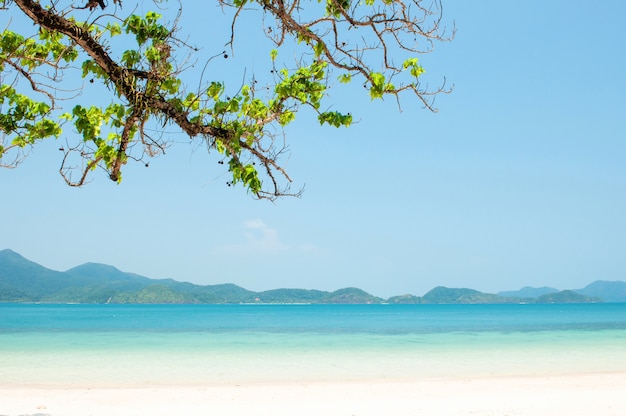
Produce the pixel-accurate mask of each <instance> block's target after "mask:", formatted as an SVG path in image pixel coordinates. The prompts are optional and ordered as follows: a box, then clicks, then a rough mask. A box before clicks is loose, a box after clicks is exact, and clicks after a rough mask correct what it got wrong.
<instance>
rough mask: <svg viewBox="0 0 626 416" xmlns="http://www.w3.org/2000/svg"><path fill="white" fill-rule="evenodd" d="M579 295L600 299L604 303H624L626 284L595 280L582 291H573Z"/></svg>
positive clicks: (625, 300) (625, 299)
mask: <svg viewBox="0 0 626 416" xmlns="http://www.w3.org/2000/svg"><path fill="white" fill-rule="evenodd" d="M575 292H576V293H580V294H581V295H585V296H591V297H597V298H601V299H602V300H604V301H605V302H626V282H621V281H614V282H609V281H605V280H597V281H595V282H593V283H591V284H589V285H587V286H586V287H585V288H584V289H578V290H575Z"/></svg>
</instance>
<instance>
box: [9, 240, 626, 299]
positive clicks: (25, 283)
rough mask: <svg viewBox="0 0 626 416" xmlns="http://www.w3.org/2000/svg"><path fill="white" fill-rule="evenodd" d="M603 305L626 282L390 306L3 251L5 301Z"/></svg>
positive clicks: (444, 294)
mask: <svg viewBox="0 0 626 416" xmlns="http://www.w3.org/2000/svg"><path fill="white" fill-rule="evenodd" d="M515 295H517V296H515ZM602 300H606V301H609V302H626V282H603V281H597V282H594V283H592V284H590V285H588V286H587V287H585V288H584V289H580V290H576V291H571V290H569V291H568V290H566V291H561V292H559V291H557V290H556V289H552V288H529V287H526V288H523V289H521V290H519V291H512V292H500V293H499V294H497V295H496V294H491V293H483V292H479V291H477V290H474V289H466V288H447V287H443V286H439V287H436V288H434V289H432V290H431V291H429V292H428V293H426V294H425V295H424V296H423V297H419V296H414V295H411V294H406V295H401V296H394V297H391V298H389V299H388V300H387V301H385V300H383V299H381V298H379V297H376V296H373V295H371V294H369V293H367V292H365V291H363V290H361V289H358V288H354V287H351V288H344V289H339V290H336V291H334V292H326V291H321V290H306V289H275V290H267V291H264V292H253V291H250V290H247V289H244V288H242V287H240V286H237V285H234V284H219V285H207V286H202V285H195V284H192V283H187V282H178V281H175V280H172V279H150V278H148V277H144V276H140V275H137V274H134V273H126V272H123V271H120V270H118V269H116V268H115V267H113V266H109V265H106V264H97V263H86V264H83V265H80V266H77V267H74V268H72V269H70V270H67V271H65V272H58V271H54V270H50V269H47V268H45V267H43V266H41V265H39V264H37V263H34V262H32V261H30V260H27V259H25V258H24V257H22V256H21V255H19V254H17V253H15V252H14V251H11V250H0V302H49V303H67V302H77V303H338V304H340V303H346V304H348V303H349V304H367V303H384V302H386V303H393V304H487V303H572V302H575V303H583V302H599V301H602Z"/></svg>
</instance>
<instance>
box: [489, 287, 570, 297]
mask: <svg viewBox="0 0 626 416" xmlns="http://www.w3.org/2000/svg"><path fill="white" fill-rule="evenodd" d="M558 291H559V289H555V288H553V287H547V286H544V287H530V286H526V287H523V288H521V289H520V290H509V291H506V292H498V295H500V296H505V297H516V298H538V297H539V296H542V295H547V294H548V293H557V292H558Z"/></svg>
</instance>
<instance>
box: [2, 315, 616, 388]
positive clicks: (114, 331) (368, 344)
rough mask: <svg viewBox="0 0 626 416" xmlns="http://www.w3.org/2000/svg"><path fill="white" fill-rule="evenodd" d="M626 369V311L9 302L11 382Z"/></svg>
mask: <svg viewBox="0 0 626 416" xmlns="http://www.w3.org/2000/svg"><path fill="white" fill-rule="evenodd" d="M617 371H620V372H626V304H572V305H23V304H0V384H3V385H16V386H17V385H41V386H74V385H76V386H109V385H110V386H119V385H142V386H145V385H167V384H206V383H224V382H227V383H240V382H266V381H293V382H307V381H316V380H372V379H377V380H385V379H389V380H409V379H415V378H437V377H474V376H476V377H481V376H507V375H534V374H563V373H579V372H585V373H589V372H617Z"/></svg>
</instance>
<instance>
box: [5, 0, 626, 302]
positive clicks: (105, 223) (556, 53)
mask: <svg viewBox="0 0 626 416" xmlns="http://www.w3.org/2000/svg"><path fill="white" fill-rule="evenodd" d="M443 3H444V11H445V15H444V18H445V19H446V20H447V21H448V23H449V24H450V25H451V23H452V22H453V21H454V22H455V23H456V28H457V35H456V38H455V40H454V41H453V42H451V43H447V44H443V45H438V46H437V48H436V49H435V51H434V52H433V53H431V54H429V55H425V56H423V57H421V58H420V60H421V62H422V64H423V66H424V67H425V69H426V70H427V74H428V77H429V78H428V79H429V80H432V82H433V83H436V82H438V81H440V80H441V79H442V77H443V76H445V77H446V79H447V80H448V83H450V84H454V91H453V93H452V94H449V95H445V96H441V97H439V98H438V99H437V103H436V104H437V106H438V108H439V112H438V113H437V114H432V113H430V112H428V111H426V110H424V109H422V108H421V107H420V106H419V105H418V104H417V103H415V102H413V101H411V100H410V97H408V96H407V97H405V99H403V101H402V110H403V111H402V112H398V108H397V105H396V103H395V102H394V101H393V100H386V101H384V102H382V101H375V102H372V101H370V99H369V97H368V96H367V94H366V92H365V91H361V89H360V88H356V87H350V86H349V87H347V88H345V89H342V87H341V86H338V88H336V89H333V90H331V102H332V105H333V107H336V108H337V109H338V110H344V109H345V110H347V111H350V112H351V113H352V114H353V115H354V117H355V120H356V121H357V122H356V123H355V124H354V125H353V126H352V127H350V128H349V129H334V128H329V127H319V125H318V124H317V123H316V122H315V120H314V118H313V116H312V115H311V114H305V113H303V114H300V115H298V120H297V121H296V122H295V123H294V124H293V125H291V126H290V127H289V128H288V129H287V131H286V134H287V140H288V144H289V146H290V149H291V153H290V156H289V160H288V161H286V167H287V168H288V171H289V173H290V174H291V176H292V177H293V178H294V180H295V184H294V186H295V187H298V186H305V192H304V194H303V196H302V198H299V199H297V198H296V199H294V198H291V199H282V200H279V201H277V202H275V203H270V202H267V201H256V200H253V199H252V198H251V197H250V196H248V195H247V194H246V193H245V192H244V191H242V189H241V188H237V189H232V188H229V187H227V186H226V185H225V182H226V181H227V179H228V176H227V175H226V174H225V173H224V171H223V169H222V167H221V166H220V165H218V164H217V158H215V157H214V156H211V155H207V154H206V150H205V149H204V148H203V147H202V146H201V145H198V144H188V143H187V142H186V141H183V138H176V140H177V141H181V142H180V143H178V144H177V145H176V146H173V147H172V148H171V149H169V150H168V154H167V155H166V156H164V157H160V158H158V159H155V160H153V161H151V163H150V168H148V169H146V168H144V167H143V166H139V165H134V166H132V165H129V166H128V169H127V170H126V172H125V173H124V181H123V182H122V184H121V185H119V186H118V185H115V184H114V183H112V182H110V181H108V180H107V179H106V178H105V177H104V175H96V177H94V180H93V181H92V183H90V184H89V185H88V186H86V187H84V188H81V189H74V188H69V187H67V186H66V185H65V184H64V183H63V180H62V178H61V177H60V176H59V175H58V173H57V171H58V168H59V164H60V161H61V160H60V152H59V151H58V150H57V149H58V147H59V143H58V142H57V143H55V142H50V143H47V144H43V145H41V146H38V147H37V148H35V149H34V151H33V154H32V155H31V156H30V157H29V159H27V160H26V161H25V162H24V163H23V164H22V165H21V166H20V167H19V168H17V169H13V170H6V169H3V170H0V187H1V189H2V202H1V203H0V215H1V218H2V229H1V230H0V248H11V249H13V250H15V251H17V252H19V253H21V254H22V255H24V256H25V257H27V258H29V259H31V260H33V261H36V262H38V263H40V264H42V265H44V266H46V267H49V268H52V269H55V270H66V269H68V268H71V267H73V266H76V265H79V264H81V263H85V262H99V263H106V264H111V265H114V266H116V267H117V268H119V269H121V270H124V271H128V272H134V273H138V274H141V275H145V276H148V277H153V278H174V279H176V280H184V281H190V282H194V283H198V284H217V283H225V282H230V283H236V284H238V285H241V286H243V287H245V288H248V289H252V290H264V289H272V288H277V287H298V288H314V289H323V290H335V289H338V288H342V287H346V286H357V287H360V288H362V289H364V290H367V291H369V292H370V293H373V294H375V295H378V296H383V297H386V296H391V295H396V294H404V293H412V294H416V295H423V294H424V293H425V292H426V291H428V290H430V289H431V288H433V287H435V286H439V285H444V286H448V287H471V288H475V289H479V290H483V291H486V292H497V291H500V290H509V289H517V288H521V287H522V286H526V285H531V286H543V285H549V286H554V287H557V288H560V289H569V288H580V287H583V286H585V285H586V284H588V283H590V282H592V281H594V280H597V279H603V280H626V256H625V255H624V250H625V248H626V216H625V215H624V213H625V212H626V98H625V96H626V81H625V78H624V74H625V73H626V27H625V26H624V24H623V20H624V17H625V16H626V3H624V2H622V1H617V0H613V1H606V2H601V3H597V4H596V3H589V2H583V1H567V2H566V1H556V0H555V1H550V2H541V1H535V0H530V1H524V2H508V1H506V2H503V1H484V0H479V1H473V2H467V1H461V0H448V1H446V0H444V2H443ZM185 7H186V8H187V9H184V13H189V16H191V17H190V18H189V20H187V21H188V22H190V23H189V26H186V24H187V23H186V22H187V21H186V20H185V16H186V15H183V20H182V21H181V25H180V26H181V31H182V32H189V33H190V39H194V40H196V41H197V42H199V43H201V41H198V39H204V38H213V37H214V36H215V35H216V33H212V34H211V33H208V34H207V33H204V32H202V29H201V28H204V27H208V26H210V25H207V24H206V23H205V22H203V20H202V13H200V12H199V11H197V10H196V11H194V10H193V9H191V8H192V7H194V6H193V5H189V6H188V5H185ZM6 18H7V17H6V16H4V15H3V14H0V23H3V26H4V25H5V24H6ZM3 19H4V20H3ZM259 26H260V24H259ZM190 28H192V29H190ZM253 29H255V30H256V27H255V26H254V25H250V26H249V27H247V26H244V27H243V32H241V33H242V34H241V35H238V38H237V39H236V48H240V49H235V55H236V57H240V56H242V55H243V56H245V57H246V58H247V59H250V56H249V55H250V54H252V55H254V53H252V52H250V51H257V50H258V51H260V52H259V53H261V55H259V57H258V58H257V57H256V55H254V56H252V62H253V64H252V66H254V65H255V63H257V62H262V60H263V59H265V51H264V50H262V48H259V47H258V46H255V44H254V43H252V41H251V40H250V39H256V38H258V32H254V30H253ZM207 30H209V31H210V30H211V29H210V28H209V29H207ZM214 30H215V29H214ZM222 35H223V34H222ZM205 48H206V49H205V50H204V52H206V54H207V55H211V54H212V52H213V51H214V49H215V48H218V49H219V48H221V46H214V45H206V46H205ZM238 50H241V51H243V52H241V53H239V52H238ZM218 52H219V51H218ZM246 53H248V55H246ZM235 59H237V58H235ZM241 59H243V58H241ZM233 62H235V63H236V62H237V61H236V60H234V61H233ZM241 76H242V74H238V78H237V79H241ZM331 102H329V104H330V103H331Z"/></svg>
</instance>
